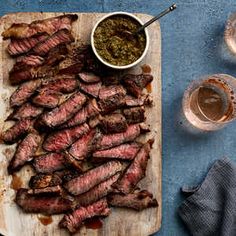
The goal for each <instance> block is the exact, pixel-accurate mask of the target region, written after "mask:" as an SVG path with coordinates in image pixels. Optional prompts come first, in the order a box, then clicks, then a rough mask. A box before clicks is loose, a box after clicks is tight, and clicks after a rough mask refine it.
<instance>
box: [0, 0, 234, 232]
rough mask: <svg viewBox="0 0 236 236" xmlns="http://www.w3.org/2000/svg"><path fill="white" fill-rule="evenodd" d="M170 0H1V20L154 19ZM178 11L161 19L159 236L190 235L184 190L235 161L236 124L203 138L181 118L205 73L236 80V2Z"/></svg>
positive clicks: (189, 0)
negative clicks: (235, 44) (235, 30)
mask: <svg viewBox="0 0 236 236" xmlns="http://www.w3.org/2000/svg"><path fill="white" fill-rule="evenodd" d="M172 3H173V2H172V1H169V0H165V1H164V0H133V1H132V0H0V15H4V14H6V13H8V12H18V11H71V12H111V11H118V10H119V11H120V10H121V11H129V12H143V13H147V14H152V15H155V14H157V13H159V12H160V11H161V10H163V9H165V8H166V7H169V5H171V4H172ZM176 3H177V5H178V8H177V9H176V10H175V11H174V12H173V13H171V14H169V15H168V16H165V17H164V18H163V19H162V20H161V29H162V92H163V94H162V109H163V118H162V120H163V130H162V134H163V145H162V151H163V161H162V163H163V176H162V183H163V195H162V199H163V209H162V213H163V218H162V227H161V230H160V231H159V232H158V233H157V234H155V235H157V236H159V235H164V236H184V235H189V234H188V231H187V229H186V228H185V227H184V225H183V224H182V222H181V220H180V219H179V217H178V215H177V209H178V206H179V205H180V203H181V202H182V201H183V197H182V196H181V194H180V187H181V186H183V185H185V184H186V185H194V184H198V183H199V182H200V181H201V180H202V178H203V177H204V175H205V174H206V171H207V169H208V167H209V165H210V164H211V163H212V162H213V161H214V160H215V159H218V158H220V157H222V156H228V157H230V158H232V159H234V160H235V161H236V156H234V155H235V154H234V153H233V152H234V151H235V147H236V139H235V138H234V137H235V136H234V132H235V131H234V129H235V128H236V123H232V124H230V125H228V126H227V127H226V128H224V129H223V130H220V131H218V132H215V133H211V134H209V135H204V136H193V135H191V134H189V133H187V132H185V131H184V129H183V127H182V125H181V122H180V120H179V119H178V114H179V111H180V108H181V98H182V94H183V91H184V89H185V88H186V86H187V85H188V84H189V83H190V82H191V81H192V80H194V79H197V78H199V77H200V76H202V75H205V74H212V73H228V74H231V75H233V76H236V70H235V69H236V64H233V63H229V62H227V61H226V60H225V59H224V57H223V56H222V53H221V43H222V37H223V30H224V24H225V21H226V19H227V17H228V16H229V14H230V13H231V12H232V11H236V1H235V0H198V1H196V0H177V1H176Z"/></svg>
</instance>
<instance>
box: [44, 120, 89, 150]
mask: <svg viewBox="0 0 236 236" xmlns="http://www.w3.org/2000/svg"><path fill="white" fill-rule="evenodd" d="M88 132H89V126H88V125H87V124H86V123H85V124H83V125H80V126H75V127H72V128H68V129H63V130H58V131H55V132H54V133H52V134H50V135H49V136H48V137H47V138H46V139H45V140H44V143H43V148H44V150H46V151H49V152H52V151H55V152H58V151H60V150H64V149H66V148H68V147H69V146H70V145H71V144H72V143H74V142H75V141H76V140H77V139H79V138H80V137H82V136H83V135H85V134H86V133H88Z"/></svg>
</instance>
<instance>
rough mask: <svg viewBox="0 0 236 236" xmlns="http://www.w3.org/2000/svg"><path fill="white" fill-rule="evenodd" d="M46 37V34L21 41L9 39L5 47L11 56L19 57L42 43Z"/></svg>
mask: <svg viewBox="0 0 236 236" xmlns="http://www.w3.org/2000/svg"><path fill="white" fill-rule="evenodd" d="M47 37H48V35H47V34H41V35H36V36H33V37H29V38H23V39H15V38H13V39H11V42H10V43H9V44H8V46H7V51H8V52H9V54H10V55H11V56H15V55H19V54H22V53H26V52H28V51H30V49H32V48H33V47H34V46H35V45H37V44H38V43H40V42H42V41H44V40H45V39H46V38H47Z"/></svg>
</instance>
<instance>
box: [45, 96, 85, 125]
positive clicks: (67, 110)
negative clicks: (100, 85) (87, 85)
mask: <svg viewBox="0 0 236 236" xmlns="http://www.w3.org/2000/svg"><path fill="white" fill-rule="evenodd" d="M85 102H86V97H85V96H84V95H83V94H82V93H80V92H77V93H74V94H73V95H72V96H71V97H69V98H68V99H67V100H66V101H65V102H63V103H62V104H61V105H60V106H59V107H56V108H54V109H53V110H52V111H49V112H45V113H44V114H43V115H42V117H41V120H42V123H43V124H45V125H46V126H48V127H51V128H53V127H55V126H58V125H61V124H62V123H64V122H66V121H67V120H69V119H70V118H72V117H73V116H74V115H75V114H76V113H77V112H78V111H79V110H80V109H81V108H82V106H83V105H84V104H85Z"/></svg>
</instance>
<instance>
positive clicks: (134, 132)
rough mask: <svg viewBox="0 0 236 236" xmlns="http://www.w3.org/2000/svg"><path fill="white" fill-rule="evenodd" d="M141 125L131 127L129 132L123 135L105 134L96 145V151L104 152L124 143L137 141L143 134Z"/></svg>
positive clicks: (128, 129)
mask: <svg viewBox="0 0 236 236" xmlns="http://www.w3.org/2000/svg"><path fill="white" fill-rule="evenodd" d="M141 131H142V130H141V128H140V125H139V124H134V125H129V126H128V128H127V130H126V131H125V132H122V133H116V134H105V135H102V136H101V138H100V139H99V140H98V142H97V143H96V149H98V150H103V149H108V148H111V147H115V146H118V145H120V144H122V143H127V142H131V141H133V140H135V139H136V138H137V137H138V136H139V135H140V133H141Z"/></svg>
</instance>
